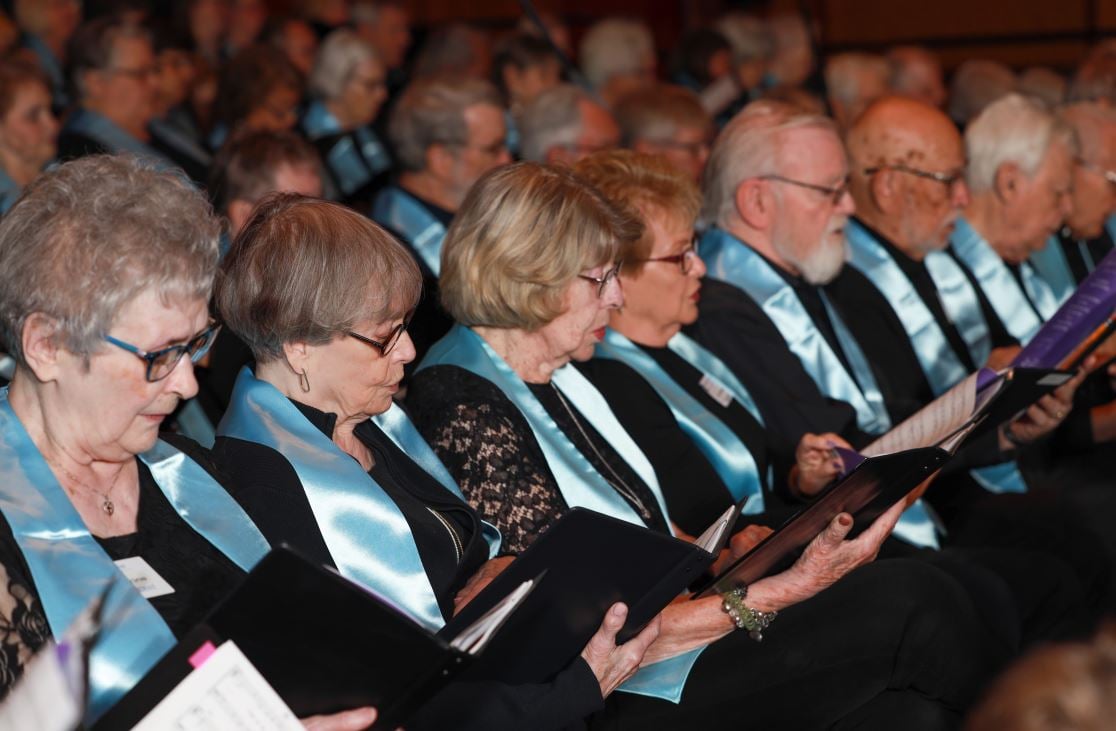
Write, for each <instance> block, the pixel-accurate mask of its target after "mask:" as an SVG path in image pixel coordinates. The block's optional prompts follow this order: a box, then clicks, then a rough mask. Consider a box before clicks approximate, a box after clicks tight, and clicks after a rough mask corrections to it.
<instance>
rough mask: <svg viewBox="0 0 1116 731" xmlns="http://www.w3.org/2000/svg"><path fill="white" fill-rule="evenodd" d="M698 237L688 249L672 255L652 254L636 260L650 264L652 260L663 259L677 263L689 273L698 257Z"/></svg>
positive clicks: (683, 271)
mask: <svg viewBox="0 0 1116 731" xmlns="http://www.w3.org/2000/svg"><path fill="white" fill-rule="evenodd" d="M697 249H698V237H697V236H695V237H694V239H693V241H691V242H690V245H689V246H688V247H686V249H685V250H684V251H682V252H680V253H678V254H671V255H670V256H652V257H648V258H646V259H636V260H635V261H637V262H640V263H643V264H650V263H652V262H656V261H661V262H666V263H667V264H677V265H678V266H679V268H681V269H682V273H683V274H689V273H690V272H691V271H692V270H693V268H694V262H695V261H697V258H698V251H697Z"/></svg>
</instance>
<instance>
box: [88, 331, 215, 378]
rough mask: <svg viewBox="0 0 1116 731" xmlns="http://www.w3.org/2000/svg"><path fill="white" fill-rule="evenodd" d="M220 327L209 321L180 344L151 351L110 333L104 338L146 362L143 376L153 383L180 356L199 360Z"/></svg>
mask: <svg viewBox="0 0 1116 731" xmlns="http://www.w3.org/2000/svg"><path fill="white" fill-rule="evenodd" d="M220 329H221V325H220V323H217V322H211V323H210V324H209V325H208V326H207V327H206V328H205V329H204V330H202V331H201V332H200V333H198V334H197V335H195V336H194V337H192V338H190V339H189V340H187V341H186V342H185V343H182V344H181V345H171V346H168V347H166V348H160V349H159V350H153V351H151V352H148V351H146V350H140V349H139V348H137V347H136V346H134V345H132V344H131V343H126V342H124V341H123V340H118V339H117V338H114V337H113V336H111V335H106V336H105V340H106V341H108V342H110V343H112V344H113V345H115V346H116V347H118V348H122V349H123V350H127V351H128V352H129V353H132V354H133V355H135V356H136V357H137V358H139V359H140V360H142V361H143V362H144V363H146V364H147V370H146V371H145V372H144V374H143V377H144V378H145V379H146V380H147V381H148V382H149V383H155V382H156V381H161V380H163V379H164V378H166V377H167V376H169V375H170V374H171V372H172V371H174V367H175V366H176V365H178V361H180V360H182V356H184V355H187V354H188V355H189V356H190V362H191V363H197V362H198V361H199V360H201V358H202V356H203V355H205V354H206V352H207V351H208V350H209V346H211V345H213V341H214V340H216V339H217V332H218V331H219V330H220Z"/></svg>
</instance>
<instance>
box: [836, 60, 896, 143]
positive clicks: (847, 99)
mask: <svg viewBox="0 0 1116 731" xmlns="http://www.w3.org/2000/svg"><path fill="white" fill-rule="evenodd" d="M890 75H891V67H890V66H889V65H888V63H887V59H885V58H884V57H883V56H877V55H875V54H870V53H839V54H837V55H835V56H830V57H829V58H828V59H826V62H825V87H826V93H827V95H828V101H829V108H830V110H831V111H832V112H833V119H835V120H836V121H837V125H838V126H839V127H840V128H841V129H848V128H849V126H850V125H852V123H853V122H855V121H856V118H857V117H859V116H860V114H861V112H863V111H864V110H865V108H867V106H868V105H869V104H871V103H872V102H873V101H875V100H876V99H879V98H880V97H881V96H883V95H884V94H886V93H887V91H888V81H889V77H890Z"/></svg>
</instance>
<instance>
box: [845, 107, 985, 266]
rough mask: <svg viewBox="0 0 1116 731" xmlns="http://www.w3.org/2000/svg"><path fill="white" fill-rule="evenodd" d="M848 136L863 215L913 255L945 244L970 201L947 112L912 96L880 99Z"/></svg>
mask: <svg viewBox="0 0 1116 731" xmlns="http://www.w3.org/2000/svg"><path fill="white" fill-rule="evenodd" d="M846 142H847V145H848V150H849V159H850V166H851V178H850V190H851V192H852V194H853V198H854V199H855V200H856V207H857V212H858V215H859V216H860V218H862V219H863V220H864V222H865V223H867V224H868V225H869V226H871V227H872V228H874V229H875V230H877V231H879V232H880V233H881V234H883V235H884V236H886V237H888V238H889V239H890V240H891V241H892V242H893V243H894V244H895V245H896V246H898V247H899V248H900V249H902V250H903V251H905V252H906V253H907V254H908V255H910V256H911V257H912V258H914V259H916V260H921V259H922V258H923V257H924V256H925V255H926V254H927V253H929V252H930V251H933V250H936V249H941V248H943V247H944V246H945V244H946V241H947V240H948V238H949V234H950V232H951V231H952V228H953V224H954V221H955V220H956V218H957V215H958V213H959V211H960V209H961V208H963V207H964V206H965V205H967V203H968V191H967V190H966V189H965V184H964V182H963V180H962V173H963V170H964V163H965V153H964V146H963V144H962V141H961V135H960V134H959V133H958V132H957V128H956V127H955V126H954V125H953V123H952V122H951V121H950V119H949V117H947V116H946V115H945V114H944V113H943V112H941V111H940V110H939V109H937V108H936V107H933V106H930V105H928V104H925V103H923V102H919V101H916V100H914V99H908V98H905V97H896V96H892V97H885V98H883V99H880V100H877V101H876V102H875V103H873V104H872V105H870V106H869V107H868V108H867V109H866V110H865V111H864V114H863V115H861V117H860V118H859V119H858V120H857V122H856V124H854V125H853V127H852V129H850V130H849V132H848V136H847V140H846ZM868 170H871V171H873V172H871V173H868V172H867V171H868Z"/></svg>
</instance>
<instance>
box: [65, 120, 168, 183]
mask: <svg viewBox="0 0 1116 731" xmlns="http://www.w3.org/2000/svg"><path fill="white" fill-rule="evenodd" d="M66 130H67V131H70V132H75V133H77V134H81V135H84V136H86V137H90V138H92V139H94V140H96V141H97V142H100V143H101V144H102V145H104V146H105V147H107V148H108V149H109V150H112V152H113V154H119V153H132V154H133V155H138V156H139V157H142V158H144V159H145V160H147V161H148V162H151V163H153V164H155V166H156V167H158V168H159V169H161V170H175V169H177V168H178V166H177V165H175V164H174V162H173V161H172V160H170V159H168V158H166V157H164V156H163V155H162V154H161V153H159V152H158V151H156V150H155V148H153V147H150V146H148V145H146V144H144V143H143V142H141V141H140V140H137V139H136V138H135V137H133V136H132V135H130V134H128V133H127V132H125V131H124V130H122V129H121V128H120V127H118V126H117V125H116V123H115V122H112V121H111V120H109V118H108V117H105V116H104V115H102V114H98V113H97V112H94V111H91V110H89V109H86V108H84V107H81V108H79V109H77V110H75V111H74V113H73V114H71V115H70V118H69V119H67V120H66Z"/></svg>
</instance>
